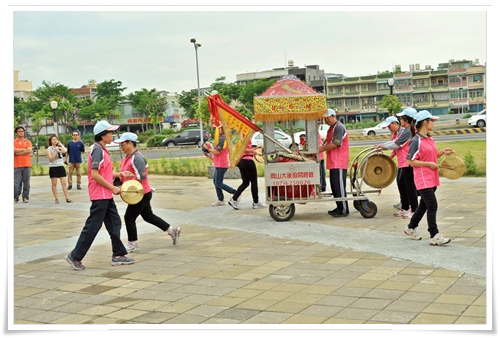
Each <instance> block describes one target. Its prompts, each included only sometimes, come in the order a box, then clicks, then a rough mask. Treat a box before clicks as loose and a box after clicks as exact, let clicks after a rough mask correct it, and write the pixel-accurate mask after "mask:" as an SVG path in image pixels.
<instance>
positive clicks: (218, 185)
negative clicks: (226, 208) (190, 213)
mask: <svg viewBox="0 0 500 338" xmlns="http://www.w3.org/2000/svg"><path fill="white" fill-rule="evenodd" d="M218 128H220V129H219V135H220V136H219V140H218V142H217V144H216V145H215V147H213V148H210V149H208V153H210V154H212V156H213V161H214V168H215V172H214V186H215V192H216V194H217V202H215V203H213V204H212V205H213V206H214V207H217V206H222V205H224V204H225V203H224V193H223V191H226V192H228V193H230V194H231V195H234V194H236V189H234V188H232V187H230V186H228V185H227V184H224V175H225V174H226V171H227V169H228V168H229V148H228V147H227V142H226V136H225V135H224V132H223V131H224V130H223V128H222V126H220V127H218Z"/></svg>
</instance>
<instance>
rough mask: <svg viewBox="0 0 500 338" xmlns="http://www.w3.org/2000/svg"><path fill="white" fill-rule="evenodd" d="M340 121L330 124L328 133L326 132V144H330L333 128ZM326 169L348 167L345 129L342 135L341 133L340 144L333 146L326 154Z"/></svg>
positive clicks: (347, 142) (333, 132) (333, 133)
mask: <svg viewBox="0 0 500 338" xmlns="http://www.w3.org/2000/svg"><path fill="white" fill-rule="evenodd" d="M339 123H340V122H337V123H335V124H334V125H333V126H330V129H328V133H327V134H326V144H327V145H328V144H330V143H332V141H333V135H335V128H337V126H338V125H339ZM325 164H326V169H347V168H348V167H349V137H348V135H347V129H345V133H344V135H342V145H340V146H337V147H335V148H333V149H332V150H330V151H328V152H327V154H326V163H325Z"/></svg>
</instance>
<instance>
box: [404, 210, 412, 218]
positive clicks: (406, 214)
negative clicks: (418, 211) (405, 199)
mask: <svg viewBox="0 0 500 338" xmlns="http://www.w3.org/2000/svg"><path fill="white" fill-rule="evenodd" d="M411 216H413V211H411V210H410V209H408V210H406V211H405V212H404V214H403V218H404V219H408V218H411Z"/></svg>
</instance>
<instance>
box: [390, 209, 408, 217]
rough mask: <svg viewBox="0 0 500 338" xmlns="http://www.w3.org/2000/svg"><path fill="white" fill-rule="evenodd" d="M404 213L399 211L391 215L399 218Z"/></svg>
mask: <svg viewBox="0 0 500 338" xmlns="http://www.w3.org/2000/svg"><path fill="white" fill-rule="evenodd" d="M405 213H406V210H403V209H401V210H399V211H396V212H395V213H394V214H393V215H394V216H395V217H401V216H403V215H404V214H405Z"/></svg>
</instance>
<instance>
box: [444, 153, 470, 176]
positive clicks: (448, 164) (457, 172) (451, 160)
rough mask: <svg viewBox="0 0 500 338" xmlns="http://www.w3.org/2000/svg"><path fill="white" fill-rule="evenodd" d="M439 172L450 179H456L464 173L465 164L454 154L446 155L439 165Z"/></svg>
mask: <svg viewBox="0 0 500 338" xmlns="http://www.w3.org/2000/svg"><path fill="white" fill-rule="evenodd" d="M440 168H441V173H442V174H443V176H444V177H446V178H447V179H450V180H456V179H457V178H460V177H462V176H463V174H465V170H466V168H465V164H464V161H462V159H461V158H459V157H456V156H449V157H446V158H445V159H444V160H443V162H442V163H441V165H440Z"/></svg>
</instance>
